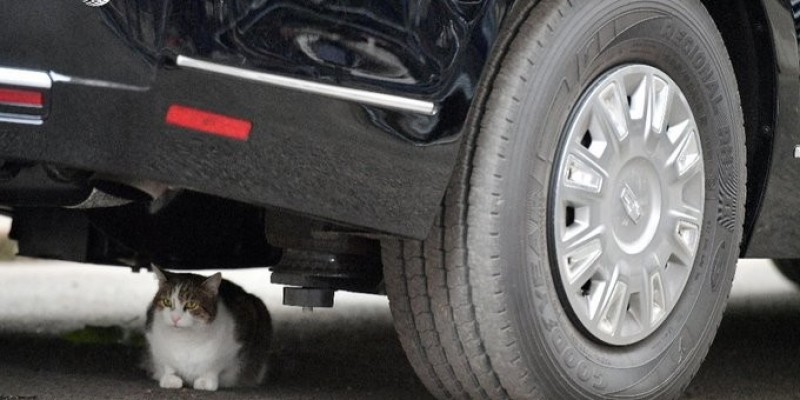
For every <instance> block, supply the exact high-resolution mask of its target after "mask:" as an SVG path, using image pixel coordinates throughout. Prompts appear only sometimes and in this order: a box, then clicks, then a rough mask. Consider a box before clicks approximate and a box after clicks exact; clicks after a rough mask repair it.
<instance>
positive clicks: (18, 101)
mask: <svg viewBox="0 0 800 400" xmlns="http://www.w3.org/2000/svg"><path fill="white" fill-rule="evenodd" d="M0 104H2V105H9V106H21V107H37V108H42V107H43V106H44V96H42V93H41V92H36V91H32V90H19V89H2V88H0Z"/></svg>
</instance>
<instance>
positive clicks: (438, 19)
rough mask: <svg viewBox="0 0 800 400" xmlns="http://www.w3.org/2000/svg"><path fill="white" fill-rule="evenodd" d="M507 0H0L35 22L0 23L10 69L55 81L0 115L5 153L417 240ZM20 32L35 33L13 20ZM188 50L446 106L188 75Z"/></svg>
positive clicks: (1, 57) (1, 52)
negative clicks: (179, 60) (206, 130)
mask: <svg viewBox="0 0 800 400" xmlns="http://www.w3.org/2000/svg"><path fill="white" fill-rule="evenodd" d="M506 7H507V4H506V3H505V2H503V1H491V2H471V1H455V0H436V1H427V2H411V1H399V2H390V3H386V2H383V1H372V0H351V1H346V2H308V1H299V0H294V1H250V0H248V1H230V2H228V1H225V2H223V1H216V0H207V1H201V2H196V1H188V0H180V1H171V2H159V1H132V0H131V1H129V0H114V1H112V2H110V3H109V4H108V5H107V6H103V7H97V8H91V7H87V6H85V5H83V4H81V2H79V1H74V2H69V1H68V2H50V1H46V0H39V1H31V2H25V3H24V4H22V2H5V3H3V4H2V5H0V9H2V14H3V15H16V14H19V15H24V16H25V17H24V18H20V19H19V20H15V19H11V20H9V21H8V22H7V23H6V25H4V26H3V28H0V34H3V35H4V37H12V36H14V35H13V33H15V32H16V33H17V34H16V35H15V36H17V37H19V39H18V40H15V41H4V44H3V45H0V65H4V66H11V67H15V68H25V69H31V70H38V71H43V72H46V73H48V74H50V76H51V77H56V79H54V83H53V88H52V90H51V91H50V92H49V93H47V98H48V104H49V105H50V109H49V110H48V115H47V117H46V119H45V122H44V124H43V125H41V126H26V125H14V124H1V123H0V159H22V160H26V161H44V162H47V163H53V164H58V165H63V166H68V167H71V168H78V169H87V170H91V171H97V172H100V173H102V174H110V175H114V176H135V177H136V178H138V179H148V180H154V181H159V182H163V183H166V184H167V185H170V186H174V187H184V188H189V189H193V190H198V191H201V192H205V193H210V194H214V195H219V196H222V197H226V198H231V199H234V200H239V201H245V202H249V203H254V204H260V205H266V206H273V207H278V208H281V209H285V210H289V211H293V212H296V213H300V214H304V215H308V216H311V217H314V218H321V219H325V220H330V221H335V222H338V223H340V224H343V225H352V226H354V227H357V228H360V229H369V230H372V231H378V232H385V233H391V234H398V235H402V236H408V237H417V238H422V237H424V236H425V235H426V234H427V230H428V228H429V226H430V223H431V221H432V218H433V215H434V213H435V212H436V209H437V206H438V203H439V201H440V199H441V197H442V195H443V193H444V188H445V186H446V184H447V182H448V180H449V178H450V174H451V171H452V166H453V164H454V162H455V158H456V156H457V153H458V151H459V140H458V139H459V138H460V137H461V133H462V131H463V128H464V126H465V123H466V122H465V121H466V116H467V113H468V111H469V108H470V104H471V101H472V99H473V98H474V95H475V90H476V86H477V83H478V81H479V79H480V75H481V73H482V72H483V68H484V66H485V64H486V60H487V59H488V57H489V54H490V51H491V46H492V45H493V43H494V42H495V39H496V37H497V35H498V32H499V28H500V23H501V21H502V18H503V16H504V13H505V10H506ZM30 9H37V12H36V13H31V12H29V10H30ZM26 11H28V12H26ZM62 17H63V18H62ZM26 31H32V32H38V31H41V32H43V33H42V34H37V35H28V34H19V33H18V32H26ZM178 55H181V56H187V57H192V58H195V59H199V60H203V61H208V62H213V63H217V64H220V65H226V66H234V67H236V68H241V69H243V70H247V71H266V72H270V73H274V74H278V75H282V76H287V77H291V78H295V79H301V80H307V81H311V82H317V83H324V84H330V85H334V86H340V87H345V88H353V89H360V90H363V91H372V92H376V93H383V94H389V95H393V96H400V97H405V98H409V99H416V100H425V101H429V102H431V103H433V104H435V106H436V108H437V112H436V113H435V115H426V114H420V113H414V112H405V111H396V110H392V109H388V108H382V107H377V106H368V105H364V104H359V103H358V102H352V101H346V100H341V99H333V98H329V97H325V96H318V95H313V94H308V93H302V92H298V91H295V90H291V89H286V88H280V87H275V86H271V85H267V84H262V83H258V82H252V81H248V80H246V79H239V78H235V77H230V76H221V75H218V74H212V73H207V72H202V71H197V70H191V69H187V68H182V67H179V66H176V65H175V58H176V56H178ZM173 104H178V105H183V106H188V107H193V108H197V109H200V110H204V111H210V112H214V113H219V114H223V115H228V116H231V117H235V118H239V119H244V120H248V121H250V122H252V125H253V131H252V134H251V135H250V137H249V140H247V141H246V142H243V143H241V142H234V141H230V140H225V139H221V138H218V137H211V136H208V135H203V134H198V133H196V132H190V131H186V130H183V129H179V128H175V127H170V126H166V125H165V123H164V118H165V113H166V110H167V109H168V107H169V106H170V105H173Z"/></svg>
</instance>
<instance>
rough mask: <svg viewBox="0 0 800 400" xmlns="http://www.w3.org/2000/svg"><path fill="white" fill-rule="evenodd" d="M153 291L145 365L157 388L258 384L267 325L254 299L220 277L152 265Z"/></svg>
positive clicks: (263, 366)
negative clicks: (154, 278)
mask: <svg viewBox="0 0 800 400" xmlns="http://www.w3.org/2000/svg"><path fill="white" fill-rule="evenodd" d="M153 272H154V273H155V274H156V277H158V292H156V295H155V297H154V298H153V302H152V303H151V304H150V307H149V308H148V309H147V325H146V328H145V337H146V338H147V343H148V350H149V354H148V357H147V359H146V362H145V366H146V368H147V369H148V370H149V371H150V373H151V374H152V377H153V378H154V379H156V380H157V381H158V382H159V385H160V386H161V387H162V388H173V389H177V388H180V387H183V386H184V384H187V385H189V384H190V385H192V387H194V388H195V389H201V390H217V388H218V387H230V386H254V385H259V384H261V383H262V382H263V380H264V377H265V375H266V371H267V353H268V351H269V342H270V337H271V323H270V317H269V313H268V312H267V307H266V306H264V303H263V302H262V301H261V300H260V299H258V298H257V297H256V296H253V295H252V294H249V293H247V292H245V291H244V289H242V288H241V287H239V286H237V285H235V284H234V283H232V282H230V281H227V280H224V279H222V275H221V274H220V273H216V274H214V275H211V276H210V277H205V276H201V275H196V274H179V273H173V272H167V271H162V270H160V269H158V268H157V267H155V266H154V267H153Z"/></svg>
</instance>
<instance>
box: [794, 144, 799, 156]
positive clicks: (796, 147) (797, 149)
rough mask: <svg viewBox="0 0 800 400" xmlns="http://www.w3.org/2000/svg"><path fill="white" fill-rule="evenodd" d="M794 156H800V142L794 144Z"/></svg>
mask: <svg viewBox="0 0 800 400" xmlns="http://www.w3.org/2000/svg"><path fill="white" fill-rule="evenodd" d="M794 158H800V144H799V145H797V146H794Z"/></svg>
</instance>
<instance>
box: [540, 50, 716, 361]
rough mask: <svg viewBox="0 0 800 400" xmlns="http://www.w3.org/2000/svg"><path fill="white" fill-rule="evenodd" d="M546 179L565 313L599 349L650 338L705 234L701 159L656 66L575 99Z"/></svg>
mask: <svg viewBox="0 0 800 400" xmlns="http://www.w3.org/2000/svg"><path fill="white" fill-rule="evenodd" d="M553 171H554V176H553V194H552V197H551V203H550V209H551V210H552V212H553V214H552V219H551V224H552V226H551V229H549V232H550V240H551V243H552V245H553V246H552V248H553V249H554V251H555V259H556V260H557V266H558V271H559V274H560V285H561V288H562V289H563V293H564V294H565V295H566V296H565V297H566V299H567V300H568V302H569V306H570V307H568V308H571V310H572V312H573V313H574V316H575V317H577V321H579V322H580V325H582V326H583V328H585V329H586V330H587V331H588V332H589V333H591V334H592V335H593V336H595V337H596V338H597V339H599V340H600V341H602V342H604V343H606V344H611V345H620V346H621V345H629V344H632V343H635V342H637V341H640V340H642V339H644V338H646V337H647V336H648V335H650V334H652V333H653V332H654V331H655V330H656V329H658V327H659V326H660V325H661V324H662V323H663V322H664V320H665V319H666V318H667V317H668V316H669V314H670V312H671V311H672V310H673V308H674V307H675V304H676V303H677V301H678V299H679V298H680V295H681V293H683V290H684V288H685V286H686V282H687V280H688V278H689V274H690V272H691V270H692V266H693V265H694V261H695V257H696V255H697V248H698V244H699V239H700V232H701V229H702V220H703V211H704V210H703V202H704V200H705V175H704V166H703V152H702V148H701V142H700V136H699V134H698V129H697V124H696V122H695V119H694V116H693V114H692V112H691V109H690V107H689V103H688V102H687V101H686V98H685V96H684V95H683V92H682V91H681V89H680V88H679V87H678V85H677V84H676V83H675V82H674V81H673V80H672V79H670V77H669V76H668V75H667V74H666V73H664V72H662V71H661V70H659V69H657V68H653V67H651V66H647V65H643V64H633V65H624V66H621V67H617V68H615V69H613V70H612V71H609V72H608V73H606V74H605V75H603V76H601V77H600V78H599V79H598V80H597V81H596V82H595V83H594V84H593V85H592V86H591V87H590V88H589V89H588V90H587V91H586V92H585V93H584V94H583V96H582V98H581V100H580V101H579V103H578V105H577V108H576V109H575V110H574V112H573V117H572V119H571V121H570V123H569V125H568V126H567V129H566V131H565V136H564V138H563V139H562V142H561V145H560V148H559V154H558V158H557V166H556V168H554V170H553ZM556 281H557V282H559V280H556Z"/></svg>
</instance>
